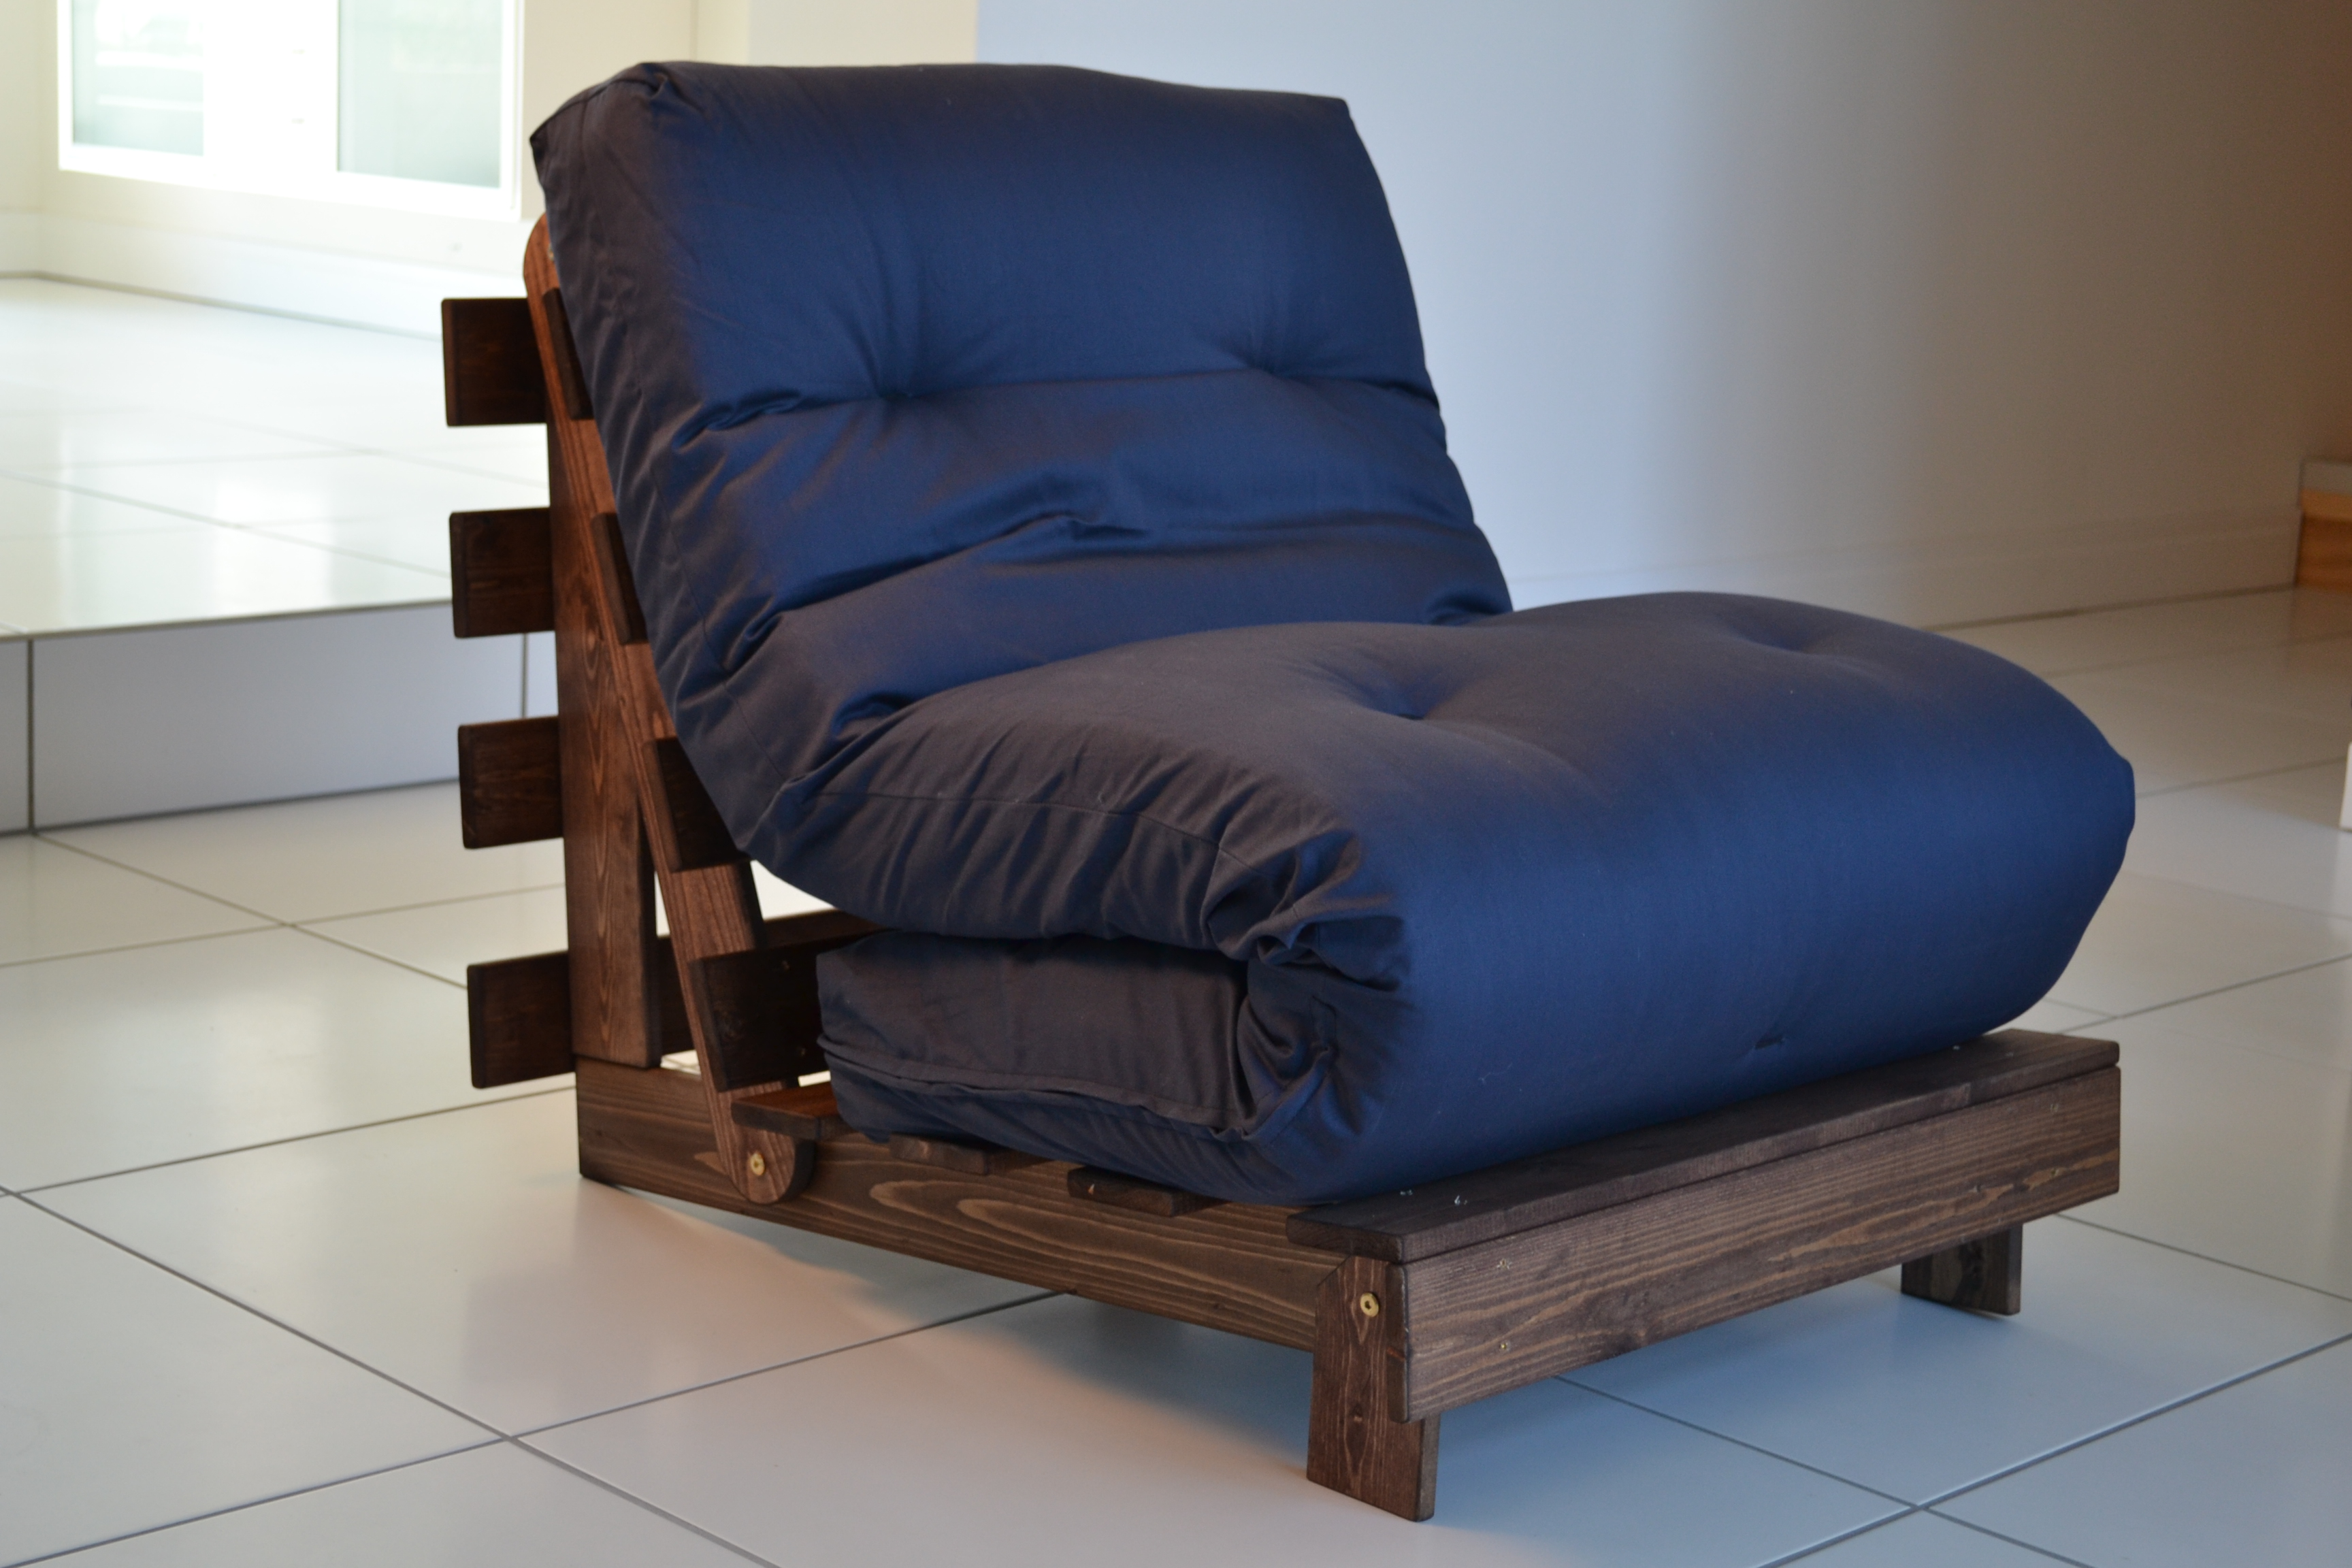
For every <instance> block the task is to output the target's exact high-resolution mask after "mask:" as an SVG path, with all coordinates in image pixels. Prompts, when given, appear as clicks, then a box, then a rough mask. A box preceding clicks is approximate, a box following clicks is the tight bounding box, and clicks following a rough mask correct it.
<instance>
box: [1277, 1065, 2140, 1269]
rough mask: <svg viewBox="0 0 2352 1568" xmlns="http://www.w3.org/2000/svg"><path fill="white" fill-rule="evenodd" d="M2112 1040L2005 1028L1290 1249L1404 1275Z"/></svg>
mask: <svg viewBox="0 0 2352 1568" xmlns="http://www.w3.org/2000/svg"><path fill="white" fill-rule="evenodd" d="M2115 1061H2116V1047H2115V1044H2114V1042H2112V1041H2109V1040H2084V1039H2076V1038H2074V1037H2072V1036H2065V1035H2042V1034H2035V1033H2033V1032H2032V1031H2030V1030H2025V1029H2007V1030H2003V1031H2002V1032H2001V1033H2000V1034H1997V1035H1988V1036H1986V1037H1984V1038H1982V1039H1979V1040H1972V1041H1970V1042H1969V1044H1967V1045H1965V1046H1958V1047H1954V1048H1952V1049H1951V1050H1948V1051H1936V1052H1932V1053H1930V1054H1928V1055H1927V1056H1923V1057H1913V1058H1910V1059H1908V1060H1906V1061H1899V1062H1891V1063H1888V1064H1887V1065H1886V1066H1885V1067H1878V1068H1869V1069H1867V1070H1865V1071H1863V1072H1857V1073H1849V1074H1846V1075H1845V1076H1843V1077H1842V1078H1836V1079H1829V1080H1828V1081H1826V1082H1822V1083H1814V1084H1807V1085H1804V1086H1803V1087H1801V1088H1799V1089H1788V1090H1785V1091H1783V1092H1781V1093H1780V1094H1772V1095H1765V1096H1763V1097H1761V1098H1759V1099H1756V1100H1744V1101H1742V1102H1740V1103H1739V1104H1738V1105H1730V1106H1726V1107H1724V1108H1723V1109H1722V1110H1711V1111H1708V1112H1706V1114H1705V1115H1702V1116H1692V1117H1685V1119H1683V1120H1682V1121H1669V1122H1665V1123H1664V1124H1662V1125H1660V1126H1656V1127H1645V1128H1643V1129H1641V1130H1639V1131H1633V1132H1627V1133H1622V1134H1620V1135H1619V1136H1616V1137H1613V1138H1601V1139H1596V1140H1594V1141H1593V1142H1589V1143H1580V1144H1577V1145H1575V1146H1573V1147H1571V1148H1567V1149H1560V1150H1557V1151H1555V1152H1551V1153H1549V1154H1538V1155H1536V1156H1535V1157H1534V1158H1532V1159H1527V1160H1514V1161H1511V1162H1510V1163H1507V1164H1501V1165H1494V1166H1490V1167H1488V1168H1487V1169H1486V1170H1484V1171H1478V1172H1475V1173H1471V1174H1469V1175H1466V1176H1459V1177H1454V1178H1451V1179H1448V1180H1445V1181H1441V1182H1429V1183H1424V1184H1422V1185H1421V1186H1418V1187H1415V1188H1414V1189H1412V1191H1411V1192H1406V1193H1383V1194H1381V1195H1379V1196H1377V1197H1370V1198H1364V1199H1361V1200H1359V1201H1357V1202H1354V1203H1345V1204H1333V1205H1327V1206H1325V1207H1322V1208H1314V1209H1307V1210H1305V1211H1303V1212H1301V1213H1300V1214H1299V1215H1297V1216H1296V1217H1295V1218H1293V1219H1292V1220H1291V1222H1290V1234H1291V1237H1292V1239H1293V1240H1296V1241H1298V1242H1301V1243H1303V1244H1305V1245H1306V1246H1309V1247H1328V1248H1329V1249H1330V1250H1332V1251H1334V1252H1360V1253H1363V1254H1365V1255H1367V1256H1369V1257H1373V1258H1388V1259H1390V1260H1391V1261H1392V1262H1399V1263H1405V1262H1411V1261H1412V1260H1413V1259H1415V1258H1432V1257H1435V1256H1436V1255H1437V1254H1439V1253H1442V1252H1451V1251H1454V1249H1455V1248H1457V1247H1468V1246H1471V1245H1473V1244H1474V1243H1476V1242H1481V1241H1492V1240H1494V1239H1496V1237H1505V1236H1510V1235H1514V1234H1516V1233H1517V1232H1519V1231H1522V1230H1532V1229H1536V1228H1538V1227H1539V1226H1547V1225H1550V1224H1553V1223H1555V1222H1557V1221H1559V1220H1563V1219H1571V1218H1573V1217H1575V1216H1576V1215H1580V1214H1590V1213H1591V1212H1593V1211H1595V1210H1597V1209H1604V1208H1611V1207H1614V1206H1615V1205H1619V1204H1623V1203H1628V1202H1631V1201H1632V1200H1633V1199H1635V1198H1640V1197H1646V1196H1649V1195H1651V1194H1656V1193H1662V1192H1667V1191H1670V1190H1672V1189H1673V1188H1675V1187H1680V1186H1687V1185H1689V1184H1692V1183H1694V1182H1702V1181H1708V1180H1711V1179H1713V1178H1714V1177H1717V1176H1722V1175H1727V1174H1729V1173H1732V1172H1734V1171H1738V1170H1745V1169H1747V1168H1748V1167H1750V1166H1755V1165H1761V1164H1766V1163H1769V1162H1771V1161H1774V1160H1781V1159H1786V1158H1788V1157H1789V1156H1790V1155H1792V1154H1801V1153H1803V1152H1806V1151H1808V1150H1812V1149H1820V1148H1825V1147H1827V1146H1828V1145H1830V1144H1832V1143H1839V1142H1845V1141H1847V1140H1849V1139H1853V1138H1858V1137H1861V1136H1864V1135H1865V1134H1867V1133H1871V1132H1877V1131H1885V1129H1887V1128H1890V1127H1899V1126H1901V1125H1903V1124H1904V1123H1906V1122H1911V1121H1924V1120H1926V1119H1927V1118H1929V1117H1933V1116H1941V1115H1945V1114H1947V1113H1948V1112H1950V1111H1954V1110H1960V1109H1962V1108H1963V1107H1966V1106H1969V1105H1976V1104H1982V1103H1985V1102H1987V1101H1990V1100H1998V1099H2000V1098H2002V1097H2004V1096H2007V1095H2012V1094H2021V1093H2023V1092H2025V1091H2027V1090H2029V1089H2035V1088H2038V1087H2040V1086H2042V1085H2044V1084H2048V1083H2053V1082H2056V1081H2058V1080H2060V1079H2067V1078H2074V1077H2078V1076H2080V1075H2082V1074H2084V1073H2086V1072H2092V1071H2095V1070H2096V1069H2098V1068H2105V1067H2112V1066H2114V1065H2115Z"/></svg>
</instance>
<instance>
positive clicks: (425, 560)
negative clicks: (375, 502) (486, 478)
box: [254, 507, 467, 573]
mask: <svg viewBox="0 0 2352 1568" xmlns="http://www.w3.org/2000/svg"><path fill="white" fill-rule="evenodd" d="M459 510H467V509H466V508H462V507H451V508H448V509H446V510H441V511H420V512H410V513H405V514H404V515H402V516H399V517H388V518H347V519H343V520H341V521H330V522H284V523H268V524H264V525H257V526H256V528H255V529H254V531H255V532H257V533H260V534H264V535H267V536H268V537H269V538H271V539H285V540H291V541H293V542H296V543H298V544H308V545H310V546H312V547H314V548H316V549H320V550H336V551H341V552H344V553H346V554H350V555H359V556H364V557H366V558H367V559H369V560H372V561H388V562H391V563H394V565H398V566H409V567H414V568H415V569H416V570H418V571H422V572H443V573H446V572H447V571H448V570H449V513H450V512H451V511H459Z"/></svg>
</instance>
